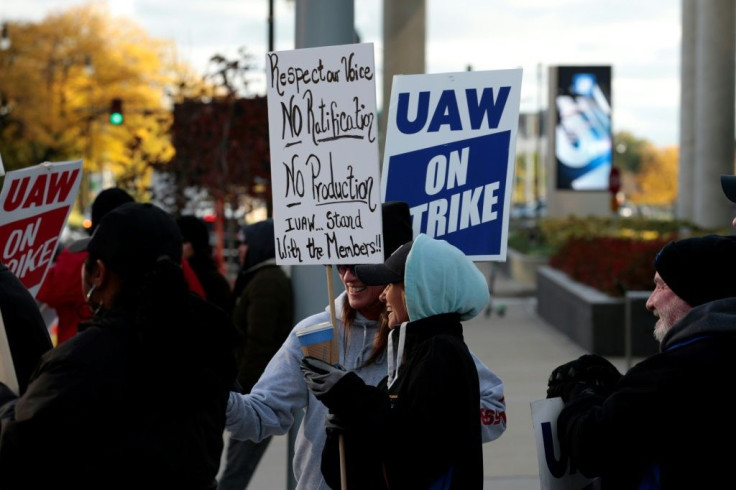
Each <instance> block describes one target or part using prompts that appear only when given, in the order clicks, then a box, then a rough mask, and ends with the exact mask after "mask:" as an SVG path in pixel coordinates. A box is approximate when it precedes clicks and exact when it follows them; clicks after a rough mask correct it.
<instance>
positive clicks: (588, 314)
mask: <svg viewBox="0 0 736 490" xmlns="http://www.w3.org/2000/svg"><path fill="white" fill-rule="evenodd" d="M648 297H649V292H648V291H630V292H629V293H628V294H627V296H626V298H614V297H611V296H608V295H607V294H603V293H601V292H600V291H598V290H597V289H593V288H591V287H589V286H586V285H584V284H581V283H579V282H577V281H574V280H572V279H570V278H569V277H568V276H567V274H565V273H563V272H561V271H559V270H557V269H553V268H551V267H549V266H539V268H538V269H537V313H538V314H539V316H540V317H542V318H543V319H544V320H545V321H547V322H548V323H549V324H550V325H552V326H553V327H555V328H557V329H558V330H560V331H561V332H562V333H564V334H565V335H567V336H568V337H570V338H571V339H572V340H573V341H574V342H576V343H577V344H578V345H580V346H581V347H582V348H583V349H585V350H587V351H588V352H591V353H595V354H599V355H602V356H624V355H627V354H630V355H633V356H636V357H644V356H649V355H651V354H654V353H656V352H657V351H658V348H659V344H658V343H657V341H656V340H654V337H653V336H652V332H653V330H654V324H655V322H656V318H655V317H654V316H653V315H652V314H651V313H649V312H648V311H647V309H646V307H645V305H646V301H647V298H648ZM627 302H628V304H629V308H628V312H627V306H626V305H627ZM627 313H628V314H627ZM627 321H628V322H629V325H630V334H629V333H627ZM628 338H630V341H629V340H627V339H628ZM627 346H629V347H628V349H630V352H627V350H628V349H627Z"/></svg>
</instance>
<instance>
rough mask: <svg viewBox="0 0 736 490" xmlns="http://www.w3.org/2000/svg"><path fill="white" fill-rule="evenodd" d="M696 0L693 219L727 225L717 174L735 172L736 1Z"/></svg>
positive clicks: (708, 225) (702, 223) (709, 224)
mask: <svg viewBox="0 0 736 490" xmlns="http://www.w3.org/2000/svg"><path fill="white" fill-rule="evenodd" d="M696 4H697V5H696V7H695V8H696V15H695V18H696V27H695V35H696V46H695V118H694V123H695V167H694V180H693V185H692V187H693V189H694V207H693V211H694V213H693V221H694V223H695V224H696V225H699V226H702V227H705V228H717V227H723V226H728V224H729V223H730V221H731V218H732V216H731V206H729V205H728V200H727V199H726V198H725V196H724V195H723V191H722V190H721V179H720V176H721V175H723V174H728V175H731V174H733V172H734V80H735V78H736V73H735V69H736V62H735V60H734V55H735V54H736V50H735V47H736V46H735V42H734V39H735V38H734V34H735V33H736V29H735V28H734V15H735V13H736V2H734V1H733V0H709V1H707V2H696ZM683 185H687V183H683Z"/></svg>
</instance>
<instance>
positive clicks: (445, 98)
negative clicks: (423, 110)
mask: <svg viewBox="0 0 736 490" xmlns="http://www.w3.org/2000/svg"><path fill="white" fill-rule="evenodd" d="M444 124H448V125H449V126H450V131H459V130H462V129H463V125H462V123H461V122H460V109H458V107H457V99H455V91H454V90H443V91H442V95H440V101H439V102H438V103H437V107H436V108H435V110H434V115H433V116H432V122H430V123H429V129H427V131H429V132H430V133H433V132H436V131H439V129H440V126H442V125H444Z"/></svg>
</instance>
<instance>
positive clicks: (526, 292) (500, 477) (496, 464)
mask: <svg viewBox="0 0 736 490" xmlns="http://www.w3.org/2000/svg"><path fill="white" fill-rule="evenodd" d="M493 286H494V288H493V289H494V292H495V294H494V297H493V301H492V309H493V311H492V312H491V313H490V315H486V314H481V315H479V316H478V317H476V318H474V319H473V320H471V321H468V322H465V330H464V331H465V341H466V343H467V344H468V345H469V346H470V349H471V350H472V351H473V353H474V354H475V355H476V356H478V357H479V358H480V359H481V360H482V361H483V362H484V363H485V364H486V365H487V366H488V367H489V368H490V369H491V370H492V371H494V372H495V373H496V374H497V375H499V376H500V377H501V379H502V380H503V381H504V391H505V397H506V415H507V419H508V426H507V429H506V432H505V433H504V434H503V435H502V436H501V437H500V438H499V439H498V440H496V441H493V442H490V443H488V444H485V445H484V446H483V459H484V475H485V485H484V488H486V489H494V490H539V488H540V484H539V474H538V466H537V454H536V446H535V440H534V433H533V428H532V423H531V410H530V403H531V402H532V401H534V400H537V399H540V398H544V397H545V395H546V390H547V377H548V376H549V374H550V372H551V371H552V370H553V369H554V368H555V367H557V366H558V365H560V364H562V363H564V362H567V361H569V360H572V359H574V358H576V357H578V356H580V355H582V354H584V353H585V351H583V350H582V349H581V348H580V347H579V346H577V345H576V344H574V343H573V342H572V341H571V340H569V339H568V338H567V337H565V336H564V335H562V334H560V333H559V332H558V331H557V330H555V329H554V328H552V327H551V326H549V325H548V324H547V323H546V322H545V321H544V320H542V319H541V318H539V316H538V315H537V314H536V298H535V297H534V295H533V294H534V291H533V289H530V288H529V287H528V286H523V285H519V284H514V283H513V282H511V281H509V280H508V278H506V277H504V276H503V275H502V274H498V275H497V276H496V277H495V279H494V281H493ZM501 310H505V311H503V315H499V312H500V311H501ZM610 360H611V361H612V362H613V363H614V364H615V365H616V366H617V367H618V368H619V370H621V371H624V359H616V358H614V359H610ZM286 455H287V437H286V436H280V437H276V438H274V439H273V441H272V442H271V444H270V446H269V448H268V450H267V451H266V454H265V455H264V457H263V459H262V460H261V463H260V464H259V466H258V469H257V470H256V473H255V475H254V477H253V479H252V481H251V484H250V486H249V487H248V488H249V489H253V490H281V489H286V481H287V474H286V472H287V470H289V464H288V463H287V461H286V459H287V456H286Z"/></svg>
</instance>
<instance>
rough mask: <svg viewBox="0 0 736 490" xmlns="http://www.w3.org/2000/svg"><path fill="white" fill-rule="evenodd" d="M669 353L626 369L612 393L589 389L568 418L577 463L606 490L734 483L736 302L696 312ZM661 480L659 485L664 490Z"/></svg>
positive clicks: (566, 444) (569, 449) (564, 430)
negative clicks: (644, 484) (646, 484)
mask: <svg viewBox="0 0 736 490" xmlns="http://www.w3.org/2000/svg"><path fill="white" fill-rule="evenodd" d="M660 350H661V352H660V353H658V354H655V355H653V356H651V357H649V358H647V359H645V360H644V361H642V362H640V363H639V364H637V365H636V366H634V367H633V368H631V369H630V370H629V371H628V373H626V374H625V375H624V376H623V377H622V378H621V380H620V381H619V383H618V385H617V386H616V389H615V391H614V392H613V393H612V394H611V395H610V396H608V397H607V398H603V397H600V396H597V395H595V394H593V393H592V392H590V391H583V392H582V393H580V394H579V395H578V396H576V397H573V398H572V399H571V400H569V401H568V402H567V404H566V405H565V407H564V409H563V410H562V412H561V413H560V416H559V418H558V437H559V439H560V444H561V447H562V448H563V451H565V452H566V453H567V454H569V455H570V457H571V462H572V463H573V464H574V465H575V466H576V467H577V468H578V469H579V470H581V472H582V473H583V474H585V475H587V476H590V477H592V476H601V477H602V484H603V488H604V489H617V490H625V489H635V488H639V484H640V483H641V482H642V481H648V482H655V486H650V487H648V488H662V489H695V488H703V489H705V488H708V489H712V488H731V487H733V486H734V476H733V462H734V461H736V445H735V444H734V441H736V424H734V423H733V418H734V413H735V411H736V390H734V389H733V384H734V379H736V299H734V298H731V299H725V300H719V301H715V302H712V303H708V304H705V305H702V306H699V307H697V308H694V309H693V310H691V311H690V312H689V313H688V314H687V315H686V316H685V317H684V318H683V319H681V320H680V321H679V322H678V323H677V324H676V325H674V326H673V327H672V329H671V330H670V331H669V332H668V333H667V335H666V336H665V338H664V339H663V341H662V344H661V346H660ZM656 481H659V485H660V486H659V487H656Z"/></svg>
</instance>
